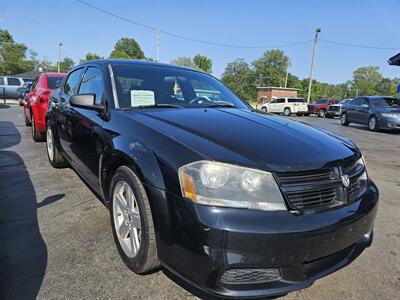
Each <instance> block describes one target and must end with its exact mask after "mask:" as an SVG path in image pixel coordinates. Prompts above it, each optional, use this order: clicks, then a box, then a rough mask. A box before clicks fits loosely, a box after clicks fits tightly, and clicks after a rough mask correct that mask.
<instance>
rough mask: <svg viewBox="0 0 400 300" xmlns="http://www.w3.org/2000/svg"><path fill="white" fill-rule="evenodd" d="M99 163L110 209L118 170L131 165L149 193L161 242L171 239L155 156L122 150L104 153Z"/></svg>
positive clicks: (157, 236) (155, 225)
mask: <svg viewBox="0 0 400 300" xmlns="http://www.w3.org/2000/svg"><path fill="white" fill-rule="evenodd" d="M139 151H140V150H139ZM141 153H142V152H141ZM139 158H140V159H139ZM99 164H100V166H99V173H100V174H99V176H100V185H101V190H102V193H103V195H104V204H105V205H106V207H108V208H110V204H111V203H110V201H109V195H110V188H111V186H110V185H111V180H112V177H113V175H114V173H115V171H116V170H117V169H118V168H119V167H120V166H128V167H129V168H130V169H131V170H132V171H133V172H134V173H135V174H136V175H137V176H138V177H139V179H140V181H141V182H142V184H143V186H144V189H145V191H146V194H147V197H148V199H149V204H150V209H151V214H152V218H153V224H154V228H155V231H156V238H157V241H158V240H165V239H166V238H167V236H168V234H166V232H168V231H169V228H170V227H171V222H170V219H169V214H168V213H167V212H168V211H169V205H168V200H167V196H166V194H167V193H166V191H165V183H164V178H163V176H162V173H161V169H160V166H159V164H158V161H157V160H156V157H155V156H154V154H153V153H152V152H151V153H148V154H147V155H146V157H143V155H141V154H139V153H137V151H135V150H131V152H128V151H124V150H122V149H113V150H112V151H110V152H108V153H104V152H103V153H102V154H101V157H100V160H99ZM158 245H159V243H158V242H157V248H158Z"/></svg>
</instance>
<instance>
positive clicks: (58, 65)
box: [57, 43, 63, 73]
mask: <svg viewBox="0 0 400 300" xmlns="http://www.w3.org/2000/svg"><path fill="white" fill-rule="evenodd" d="M62 45H63V44H62V43H59V44H58V61H57V72H58V73H60V64H61V47H62Z"/></svg>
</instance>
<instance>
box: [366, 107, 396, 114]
mask: <svg viewBox="0 0 400 300" xmlns="http://www.w3.org/2000/svg"><path fill="white" fill-rule="evenodd" d="M372 110H373V111H375V112H380V113H383V112H384V113H400V107H376V106H375V107H373V108H372Z"/></svg>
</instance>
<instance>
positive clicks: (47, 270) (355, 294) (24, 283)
mask: <svg viewBox="0 0 400 300" xmlns="http://www.w3.org/2000/svg"><path fill="white" fill-rule="evenodd" d="M292 118H293V119H295V120H298V121H302V122H306V123H309V124H313V125H316V126H319V127H322V128H324V129H327V130H330V131H333V132H335V133H338V134H340V135H343V136H346V137H348V138H350V139H352V140H353V141H354V142H356V144H357V145H358V146H359V147H360V149H361V150H362V152H363V153H364V156H365V159H366V163H367V168H368V171H369V176H370V177H371V178H372V179H373V180H374V181H375V183H376V184H377V185H378V187H379V189H380V205H379V210H378V215H377V219H376V223H375V236H374V242H373V245H372V247H371V248H369V249H367V250H366V251H365V252H364V253H363V254H362V255H361V256H360V257H359V258H358V259H357V260H356V261H355V262H353V263H352V264H351V265H350V266H348V267H346V268H344V269H342V270H340V271H338V272H336V273H334V274H332V275H330V276H328V277H325V278H323V279H321V280H319V281H317V282H316V283H315V284H314V285H313V286H311V287H310V288H308V289H305V290H302V291H298V292H294V293H291V294H289V295H287V296H286V297H283V298H281V299H399V294H400V160H399V157H400V133H385V132H379V133H375V132H370V131H368V130H367V129H366V128H364V127H362V126H352V125H351V126H349V127H342V126H340V124H339V120H337V119H321V118H317V117H313V116H310V117H292ZM30 130H31V129H30V127H26V126H25V123H24V120H23V114H22V108H21V107H19V106H17V105H16V104H15V103H14V102H12V101H9V102H8V104H3V103H0V299H34V298H36V297H37V298H38V299H94V298H96V299H191V298H192V299H193V298H196V296H193V295H192V293H191V291H192V290H190V289H188V287H186V289H185V288H184V287H182V286H181V285H179V284H177V283H175V282H174V280H171V279H170V278H171V276H170V275H169V274H168V273H167V272H165V271H164V270H162V269H161V270H159V271H158V272H154V273H152V274H149V275H136V274H134V273H132V272H130V271H129V270H128V269H127V268H126V267H125V265H124V264H123V262H122V260H121V259H120V257H119V255H118V253H117V249H116V247H115V245H114V241H113V238H112V233H111V226H110V220H109V213H108V211H107V209H106V208H105V207H104V206H103V205H102V204H101V203H100V201H99V200H98V199H97V198H96V196H95V195H94V194H93V193H92V192H91V191H90V190H89V189H88V188H87V186H86V185H85V184H84V183H83V182H82V180H81V179H80V178H79V177H78V175H77V174H76V173H75V172H74V171H73V170H72V169H68V168H67V169H53V168H52V167H51V166H50V164H49V163H48V161H47V157H46V149H45V144H44V143H35V142H34V141H33V140H32V138H31V131H30ZM167 275H168V276H167ZM172 279H174V278H172Z"/></svg>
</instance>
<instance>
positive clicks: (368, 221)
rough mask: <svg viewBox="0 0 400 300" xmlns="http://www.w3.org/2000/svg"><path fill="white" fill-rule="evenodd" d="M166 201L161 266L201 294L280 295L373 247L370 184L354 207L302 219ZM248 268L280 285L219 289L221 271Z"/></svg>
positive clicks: (374, 205) (172, 198) (373, 212)
mask: <svg viewBox="0 0 400 300" xmlns="http://www.w3.org/2000/svg"><path fill="white" fill-rule="evenodd" d="M154 194H157V193H154ZM158 194H159V195H161V194H160V193H158ZM164 195H165V194H164ZM167 196H168V198H169V199H168V202H169V203H170V205H169V209H170V210H171V211H170V219H169V221H168V224H158V226H160V225H161V226H162V228H160V230H159V232H158V234H157V248H158V254H159V258H160V260H161V262H162V264H163V265H164V266H165V267H166V268H167V269H169V270H170V271H171V272H172V273H174V274H175V275H177V276H178V277H180V278H181V279H183V280H184V281H186V282H188V283H189V284H190V285H192V286H195V287H197V288H198V289H200V290H202V291H203V292H206V293H209V294H212V295H214V296H215V295H216V296H222V297H231V298H237V297H239V298H241V297H250V298H251V297H265V296H273V295H281V294H285V293H288V292H290V291H294V290H298V289H302V288H305V287H308V286H310V285H311V284H312V283H313V282H314V281H315V280H317V279H318V278H321V277H323V276H325V275H328V274H330V273H332V272H334V271H336V270H338V269H340V268H342V267H344V266H346V265H348V264H349V263H351V262H352V261H353V260H354V259H355V258H357V257H358V255H360V253H361V252H362V251H363V250H364V249H365V248H366V247H368V246H370V245H371V242H372V238H373V234H372V228H373V223H374V219H375V215H376V211H377V203H378V190H377V188H376V186H375V185H374V184H373V183H372V182H371V184H370V185H369V189H368V192H367V193H366V194H364V196H363V197H362V199H359V201H357V202H355V203H353V204H351V205H348V206H346V207H342V208H337V209H333V210H329V211H325V212H319V213H312V214H311V213H310V214H303V215H294V214H292V213H290V212H264V211H255V210H243V209H232V208H216V207H210V206H202V205H197V204H194V203H191V202H189V201H186V200H183V199H181V198H180V197H177V196H173V195H167ZM164 213H165V212H164ZM164 216H165V215H164ZM164 225H165V226H164ZM252 268H273V269H277V270H278V271H279V274H280V278H279V279H278V280H275V281H271V282H264V283H257V282H255V283H254V282H253V283H249V284H241V283H240V282H239V283H237V284H225V283H222V280H221V277H222V275H223V273H224V272H225V271H227V270H230V269H252Z"/></svg>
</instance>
